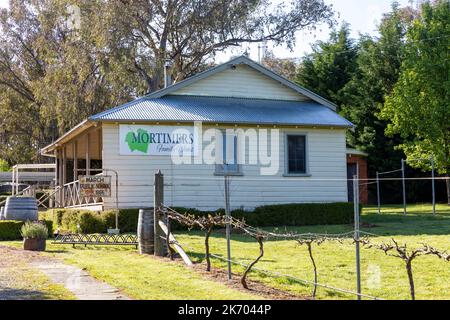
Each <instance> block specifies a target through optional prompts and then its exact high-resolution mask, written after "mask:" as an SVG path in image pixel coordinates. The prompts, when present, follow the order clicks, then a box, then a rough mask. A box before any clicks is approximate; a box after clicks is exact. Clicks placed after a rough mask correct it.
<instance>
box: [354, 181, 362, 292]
mask: <svg viewBox="0 0 450 320" xmlns="http://www.w3.org/2000/svg"><path fill="white" fill-rule="evenodd" d="M353 204H354V220H355V234H354V237H355V253H356V292H357V293H358V300H361V262H360V252H359V249H360V248H359V177H358V176H357V175H355V176H353Z"/></svg>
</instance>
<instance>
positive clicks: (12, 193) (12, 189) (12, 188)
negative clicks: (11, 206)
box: [11, 166, 16, 197]
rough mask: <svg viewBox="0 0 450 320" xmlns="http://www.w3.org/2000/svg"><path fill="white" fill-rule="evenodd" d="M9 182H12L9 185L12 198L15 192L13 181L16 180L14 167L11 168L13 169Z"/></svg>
mask: <svg viewBox="0 0 450 320" xmlns="http://www.w3.org/2000/svg"><path fill="white" fill-rule="evenodd" d="M11 180H12V181H11V182H12V185H11V195H12V196H13V197H14V192H15V189H14V188H15V187H14V181H15V180H16V167H15V166H14V167H13V169H12V175H11Z"/></svg>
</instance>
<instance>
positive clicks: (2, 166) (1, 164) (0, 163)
mask: <svg viewBox="0 0 450 320" xmlns="http://www.w3.org/2000/svg"><path fill="white" fill-rule="evenodd" d="M8 171H11V166H10V165H9V163H8V162H7V161H6V160H3V159H0V172H8Z"/></svg>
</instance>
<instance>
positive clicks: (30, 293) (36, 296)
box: [0, 288, 51, 300]
mask: <svg viewBox="0 0 450 320" xmlns="http://www.w3.org/2000/svg"><path fill="white" fill-rule="evenodd" d="M49 299H51V297H50V296H49V295H48V294H47V293H45V292H43V291H38V290H27V289H12V288H0V300H49Z"/></svg>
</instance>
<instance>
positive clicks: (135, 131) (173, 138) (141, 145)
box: [119, 124, 197, 156]
mask: <svg viewBox="0 0 450 320" xmlns="http://www.w3.org/2000/svg"><path fill="white" fill-rule="evenodd" d="M119 139H120V142H119V145H120V154H121V155H138V156H139V155H154V156H167V155H172V154H176V155H180V156H181V155H184V156H192V155H196V149H197V148H196V141H195V140H196V139H197V138H196V135H195V134H194V127H193V126H192V127H189V126H148V125H128V124H121V125H119Z"/></svg>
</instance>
